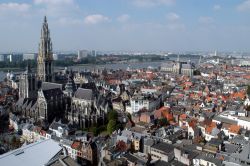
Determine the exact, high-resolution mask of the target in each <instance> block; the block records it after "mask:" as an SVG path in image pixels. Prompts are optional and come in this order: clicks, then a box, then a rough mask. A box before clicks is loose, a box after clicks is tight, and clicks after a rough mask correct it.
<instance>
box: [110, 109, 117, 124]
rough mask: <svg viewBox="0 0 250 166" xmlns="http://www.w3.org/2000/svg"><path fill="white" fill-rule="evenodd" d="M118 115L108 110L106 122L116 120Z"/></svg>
mask: <svg viewBox="0 0 250 166" xmlns="http://www.w3.org/2000/svg"><path fill="white" fill-rule="evenodd" d="M117 118H118V113H117V112H116V111H115V110H110V111H109V113H108V120H109V121H110V120H117Z"/></svg>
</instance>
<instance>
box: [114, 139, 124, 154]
mask: <svg viewBox="0 0 250 166" xmlns="http://www.w3.org/2000/svg"><path fill="white" fill-rule="evenodd" d="M116 149H117V150H118V151H120V152H125V151H127V145H126V143H125V142H124V141H122V140H119V141H118V142H117V143H116Z"/></svg>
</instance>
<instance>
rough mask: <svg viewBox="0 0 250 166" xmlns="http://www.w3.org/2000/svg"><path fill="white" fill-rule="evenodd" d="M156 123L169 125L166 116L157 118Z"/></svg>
mask: <svg viewBox="0 0 250 166" xmlns="http://www.w3.org/2000/svg"><path fill="white" fill-rule="evenodd" d="M158 125H160V126H167V125H169V122H168V120H167V119H166V118H161V119H158Z"/></svg>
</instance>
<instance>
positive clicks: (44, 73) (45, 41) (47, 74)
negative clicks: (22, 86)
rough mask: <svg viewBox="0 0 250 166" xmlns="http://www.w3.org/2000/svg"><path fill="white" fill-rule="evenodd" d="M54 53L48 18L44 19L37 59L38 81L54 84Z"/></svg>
mask: <svg viewBox="0 0 250 166" xmlns="http://www.w3.org/2000/svg"><path fill="white" fill-rule="evenodd" d="M53 76H54V72H53V52H52V42H51V39H50V32H49V28H48V23H47V18H46V16H45V17H44V22H43V26H42V29H41V38H40V44H39V52H38V57H37V78H38V81H43V82H53V80H54V77H53Z"/></svg>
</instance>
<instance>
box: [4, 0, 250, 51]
mask: <svg viewBox="0 0 250 166" xmlns="http://www.w3.org/2000/svg"><path fill="white" fill-rule="evenodd" d="M44 15H46V16H47V17H48V21H49V25H50V29H51V37H52V39H53V44H54V46H53V47H54V50H58V51H69V50H77V49H96V50H105V51H106V50H116V51H118V50H124V51H128V50H135V51H137V50H138V51H161V50H162V51H214V50H220V51H243V52H248V51H250V50H249V48H250V47H249V42H248V40H249V38H250V24H249V15H250V0H238V1H233V0H220V1H218V0H202V1H200V0H189V1H182V0H126V1H122V0H109V1H108V0H103V1H98V0H84V1H80V0H53V1H52V0H18V1H17V0H10V1H9V0H2V1H1V2H0V21H1V26H0V30H1V31H0V36H1V38H0V52H12V51H20V52H36V51H37V47H38V46H37V45H38V41H39V35H40V32H39V31H40V27H41V20H42V19H43V17H44Z"/></svg>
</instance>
